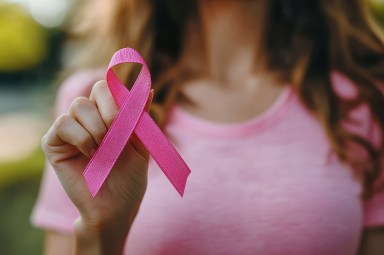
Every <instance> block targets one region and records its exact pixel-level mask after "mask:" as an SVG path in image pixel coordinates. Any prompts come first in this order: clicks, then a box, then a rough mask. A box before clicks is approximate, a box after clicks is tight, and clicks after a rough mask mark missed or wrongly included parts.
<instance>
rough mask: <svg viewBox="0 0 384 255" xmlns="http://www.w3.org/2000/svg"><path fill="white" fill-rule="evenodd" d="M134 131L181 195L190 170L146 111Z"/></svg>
mask: <svg viewBox="0 0 384 255" xmlns="http://www.w3.org/2000/svg"><path fill="white" fill-rule="evenodd" d="M134 132H135V134H136V135H137V137H138V138H139V139H140V141H141V142H142V143H143V145H144V147H145V148H146V149H147V150H148V152H149V153H150V154H151V156H152V158H153V159H154V160H155V162H156V163H157V164H158V165H159V167H160V169H161V170H162V171H163V173H164V174H165V176H167V178H168V180H169V181H170V182H171V183H172V185H173V186H174V187H175V189H176V190H177V192H178V193H179V194H180V196H183V195H184V190H185V186H186V183H187V179H188V176H189V174H190V173H191V170H190V169H189V168H188V166H187V164H186V163H185V162H184V160H183V159H182V158H181V157H180V155H179V153H178V152H177V151H176V149H175V148H174V147H173V145H172V144H171V143H170V142H169V140H168V139H167V138H166V136H165V134H164V133H163V132H162V131H161V129H160V128H159V127H158V126H157V125H156V123H155V122H154V121H153V120H152V118H151V117H150V116H149V114H148V113H147V112H145V111H144V112H143V113H142V114H141V117H140V119H139V121H138V122H137V125H136V129H135V131H134Z"/></svg>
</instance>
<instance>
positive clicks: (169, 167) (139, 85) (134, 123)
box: [83, 48, 191, 197]
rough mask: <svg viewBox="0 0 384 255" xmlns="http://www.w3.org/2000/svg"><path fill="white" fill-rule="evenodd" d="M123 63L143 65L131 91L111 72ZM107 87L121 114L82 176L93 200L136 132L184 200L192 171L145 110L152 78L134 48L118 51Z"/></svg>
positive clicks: (109, 69)
mask: <svg viewBox="0 0 384 255" xmlns="http://www.w3.org/2000/svg"><path fill="white" fill-rule="evenodd" d="M123 63H137V64H141V65H142V68H141V70H140V73H139V75H138V77H137V79H136V81H135V83H134V85H133V87H132V89H131V90H130V91H129V90H128V89H127V88H126V87H125V86H124V85H123V83H122V82H121V81H120V80H119V79H118V78H117V76H116V74H115V73H114V71H113V70H112V68H113V67H114V66H116V65H119V64H123ZM107 83H108V87H109V89H110V91H111V93H112V95H113V98H114V99H115V101H116V103H117V105H118V106H119V107H120V110H119V112H118V114H117V115H116V117H115V119H114V121H113V122H112V125H111V126H110V128H109V130H108V132H107V134H106V135H105V137H104V139H103V141H102V142H101V144H100V146H99V148H98V149H97V151H96V153H95V155H94V156H93V157H92V159H91V160H90V161H89V163H88V165H87V167H86V169H85V171H84V173H83V175H84V178H85V181H86V183H87V185H88V188H89V191H90V192H91V194H92V196H93V197H95V196H96V194H97V192H98V191H99V190H100V188H101V186H102V184H103V183H104V181H105V180H106V178H107V177H108V174H109V173H110V171H111V169H112V168H113V166H114V164H115V163H116V161H117V159H118V157H119V155H120V154H121V152H122V151H123V149H124V147H125V145H126V143H127V142H128V140H129V137H130V136H131V135H132V133H133V132H135V134H136V135H137V137H138V138H139V139H140V141H141V142H142V144H143V145H144V146H145V148H146V149H147V150H148V152H149V154H150V155H151V156H152V158H153V159H154V160H155V161H156V163H157V164H158V165H159V167H160V168H161V170H162V171H163V172H164V174H165V175H166V176H167V178H168V179H169V181H170V182H171V183H172V185H173V186H174V187H175V188H176V190H177V191H178V192H179V194H180V195H181V196H183V194H184V190H185V185H186V182H187V178H188V175H189V174H190V172H191V171H190V170H189V168H188V166H187V165H186V164H185V162H184V161H183V159H182V158H181V157H180V155H179V154H178V153H177V151H176V150H175V148H174V147H173V146H172V144H171V143H170V142H169V140H168V139H167V137H166V136H165V135H164V134H163V132H162V131H161V130H160V128H159V127H158V126H157V125H156V123H155V122H154V121H153V120H152V118H151V117H150V116H149V114H148V113H147V112H146V111H145V110H144V108H145V104H146V102H147V99H148V96H149V93H150V89H151V75H150V72H149V69H148V66H147V65H146V63H145V61H144V59H143V58H142V57H141V56H140V54H139V53H138V52H136V51H135V50H133V49H131V48H124V49H121V50H119V51H117V52H116V53H115V54H114V55H113V57H112V60H111V62H110V63H109V66H108V70H107Z"/></svg>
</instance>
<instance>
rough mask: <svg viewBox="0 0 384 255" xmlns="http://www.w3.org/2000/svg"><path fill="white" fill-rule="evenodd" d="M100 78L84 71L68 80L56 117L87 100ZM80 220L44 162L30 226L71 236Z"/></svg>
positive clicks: (94, 72) (96, 73)
mask: <svg viewBox="0 0 384 255" xmlns="http://www.w3.org/2000/svg"><path fill="white" fill-rule="evenodd" d="M101 77H102V73H101V71H100V70H93V71H83V72H79V73H76V74H74V75H72V76H71V77H69V78H68V79H67V80H66V81H65V82H64V83H63V84H62V86H61V87H60V89H59V91H58V93H57V98H56V103H55V116H56V117H57V116H60V115H62V114H65V113H67V111H68V108H69V106H70V104H71V102H72V101H73V100H74V99H75V98H77V97H79V96H88V95H89V92H90V90H91V87H92V84H93V83H94V82H95V81H97V80H98V79H100V78H101ZM78 216H79V213H78V211H77V208H76V207H75V206H74V205H73V203H72V202H71V200H70V199H69V197H68V196H67V194H66V193H65V191H64V189H63V187H62V186H61V184H60V181H59V179H58V178H57V176H56V173H55V171H54V169H53V168H52V166H51V165H50V164H49V162H48V161H47V162H46V164H45V169H44V173H43V178H42V182H41V187H40V192H39V196H38V198H37V201H36V204H35V206H34V208H33V211H32V215H31V223H32V225H34V226H36V227H39V228H44V229H51V230H56V231H59V232H64V233H72V231H73V222H74V221H75V219H76V218H77V217H78Z"/></svg>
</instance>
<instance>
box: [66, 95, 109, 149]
mask: <svg viewBox="0 0 384 255" xmlns="http://www.w3.org/2000/svg"><path fill="white" fill-rule="evenodd" d="M69 114H70V115H71V116H73V117H74V118H75V120H77V121H78V122H79V124H80V125H81V126H82V127H83V128H84V129H85V130H86V131H87V132H88V133H89V134H90V135H91V136H92V138H93V140H94V141H95V143H96V144H97V145H99V144H100V143H101V141H102V140H103V138H104V136H105V134H106V133H107V127H106V126H105V123H104V121H103V119H102V117H101V115H100V112H99V110H98V109H97V107H96V105H95V103H94V102H92V101H91V100H89V99H88V98H86V97H78V98H76V99H75V100H74V101H73V102H72V104H71V107H70V109H69Z"/></svg>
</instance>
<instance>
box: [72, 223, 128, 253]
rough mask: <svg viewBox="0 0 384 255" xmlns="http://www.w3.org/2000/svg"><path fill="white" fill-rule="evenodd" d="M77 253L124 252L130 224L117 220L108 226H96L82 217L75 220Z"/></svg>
mask: <svg viewBox="0 0 384 255" xmlns="http://www.w3.org/2000/svg"><path fill="white" fill-rule="evenodd" d="M74 229H75V233H74V236H75V254H82V255H86V254H92V255H103V254H111V255H112V254H116V255H120V254H122V253H123V249H124V245H125V241H126V238H127V235H128V232H129V229H130V226H124V225H123V224H119V222H115V223H114V224H110V225H108V226H103V227H95V226H92V225H90V224H86V223H85V222H84V221H83V219H82V218H81V217H79V218H78V219H77V220H76V222H75V226H74Z"/></svg>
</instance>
